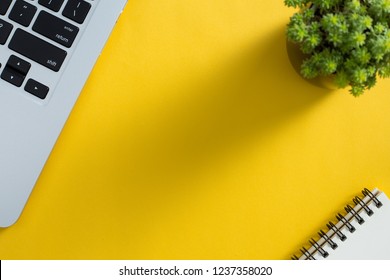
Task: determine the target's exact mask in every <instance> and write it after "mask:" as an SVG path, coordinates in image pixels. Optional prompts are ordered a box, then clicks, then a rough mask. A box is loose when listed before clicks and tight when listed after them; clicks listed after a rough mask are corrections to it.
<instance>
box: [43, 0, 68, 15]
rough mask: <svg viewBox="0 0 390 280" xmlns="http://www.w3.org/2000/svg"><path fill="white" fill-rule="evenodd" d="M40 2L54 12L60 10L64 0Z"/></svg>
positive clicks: (44, 0)
mask: <svg viewBox="0 0 390 280" xmlns="http://www.w3.org/2000/svg"><path fill="white" fill-rule="evenodd" d="M38 3H39V4H41V5H42V6H44V7H46V8H48V9H50V10H52V11H54V12H58V11H59V10H60V9H61V6H62V4H63V3H64V0H39V1H38Z"/></svg>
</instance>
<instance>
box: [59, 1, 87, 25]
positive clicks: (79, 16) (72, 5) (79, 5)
mask: <svg viewBox="0 0 390 280" xmlns="http://www.w3.org/2000/svg"><path fill="white" fill-rule="evenodd" d="M90 9H91V4H90V3H88V2H85V1H83V0H69V1H68V3H67V4H66V6H65V8H64V11H63V12H62V15H63V16H65V17H67V18H69V19H71V20H73V21H75V22H77V23H80V24H81V23H83V22H84V20H85V18H86V17H87V15H88V12H89V10H90Z"/></svg>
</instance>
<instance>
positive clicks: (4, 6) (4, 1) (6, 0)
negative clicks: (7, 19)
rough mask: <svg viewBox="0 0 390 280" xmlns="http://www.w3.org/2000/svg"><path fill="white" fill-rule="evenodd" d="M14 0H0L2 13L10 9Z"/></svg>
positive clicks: (0, 12)
mask: <svg viewBox="0 0 390 280" xmlns="http://www.w3.org/2000/svg"><path fill="white" fill-rule="evenodd" d="M11 2H12V0H0V15H3V16H4V15H5V14H6V13H7V11H8V8H9V5H11Z"/></svg>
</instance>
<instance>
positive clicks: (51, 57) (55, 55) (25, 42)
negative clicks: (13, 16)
mask: <svg viewBox="0 0 390 280" xmlns="http://www.w3.org/2000/svg"><path fill="white" fill-rule="evenodd" d="M9 48H10V49H11V50H14V51H15V52H17V53H19V54H21V55H24V56H26V57H28V58H30V59H32V60H34V61H35V62H38V63H39V64H41V65H43V66H45V67H47V68H49V69H51V70H53V71H55V72H58V71H59V70H60V68H61V65H62V63H63V62H64V60H65V58H66V55H67V52H66V51H64V50H62V49H60V48H58V47H56V46H54V45H52V44H50V43H48V42H46V41H44V40H42V39H40V38H38V37H36V36H34V35H31V34H30V33H28V32H26V31H24V30H21V29H19V28H18V29H17V30H16V31H15V34H14V36H13V37H12V39H11V42H10V43H9Z"/></svg>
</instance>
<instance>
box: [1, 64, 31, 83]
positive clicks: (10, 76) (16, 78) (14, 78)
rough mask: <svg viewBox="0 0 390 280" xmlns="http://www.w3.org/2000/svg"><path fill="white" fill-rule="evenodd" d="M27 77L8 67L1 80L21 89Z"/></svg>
mask: <svg viewBox="0 0 390 280" xmlns="http://www.w3.org/2000/svg"><path fill="white" fill-rule="evenodd" d="M25 77H26V76H24V75H23V74H21V73H19V72H18V71H16V70H15V69H13V68H11V67H8V66H6V67H5V68H4V70H3V73H1V78H2V79H3V80H4V81H7V82H9V83H11V84H13V85H14V86H17V87H20V86H21V85H22V84H23V81H24V78H25Z"/></svg>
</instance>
